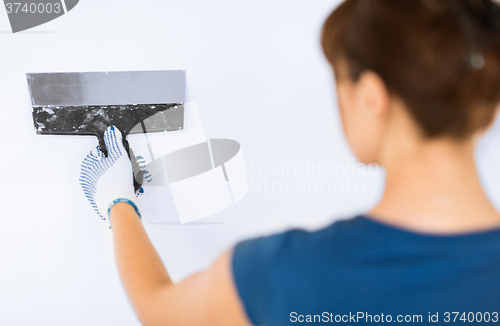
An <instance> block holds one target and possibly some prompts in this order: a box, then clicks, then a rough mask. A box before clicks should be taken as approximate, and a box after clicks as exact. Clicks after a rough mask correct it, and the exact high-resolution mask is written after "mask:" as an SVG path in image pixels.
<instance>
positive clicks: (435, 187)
mask: <svg viewBox="0 0 500 326" xmlns="http://www.w3.org/2000/svg"><path fill="white" fill-rule="evenodd" d="M393 139H396V140H395V141H394V142H392V143H391V144H386V146H384V147H385V148H384V149H383V151H382V154H383V155H381V159H380V164H381V165H382V166H384V168H385V169H386V171H387V178H386V188H385V193H384V196H383V198H382V200H381V202H380V203H379V205H378V206H377V207H375V208H374V209H373V210H372V211H371V212H370V215H372V216H373V217H374V218H375V219H378V220H380V221H383V222H386V223H388V224H392V225H395V226H399V227H402V228H406V229H410V230H413V231H416V232H424V233H437V234H452V233H467V232H474V231H481V230H486V229H492V228H497V227H500V215H499V214H498V213H497V212H496V210H495V209H494V207H493V206H492V205H491V203H490V202H489V200H488V198H487V197H486V194H485V193H484V191H483V188H482V186H481V183H480V181H479V177H478V175H477V172H476V166H475V162H474V145H475V141H474V140H470V141H467V142H456V141H453V140H449V139H439V140H432V141H411V140H410V139H408V138H407V139H405V138H393Z"/></svg>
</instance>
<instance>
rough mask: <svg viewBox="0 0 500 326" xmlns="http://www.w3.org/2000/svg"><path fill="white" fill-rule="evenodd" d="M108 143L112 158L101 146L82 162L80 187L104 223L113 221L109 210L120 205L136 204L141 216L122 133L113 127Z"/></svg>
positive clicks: (106, 135) (135, 206)
mask: <svg viewBox="0 0 500 326" xmlns="http://www.w3.org/2000/svg"><path fill="white" fill-rule="evenodd" d="M104 142H105V144H106V148H107V150H108V157H105V155H104V153H103V152H102V151H101V149H100V148H99V146H97V147H96V148H95V149H94V150H92V151H91V152H90V154H89V155H87V157H86V158H85V159H84V160H83V162H82V169H81V173H80V184H81V186H82V188H83V191H84V193H85V196H86V197H87V199H88V200H89V201H90V204H91V205H92V207H93V208H94V210H95V211H96V213H97V215H99V217H101V219H103V220H108V221H109V210H110V209H111V207H112V206H113V205H114V204H116V203H118V202H126V203H129V204H130V205H132V206H133V207H134V208H135V210H136V212H137V214H138V215H139V217H140V216H141V215H140V213H139V209H138V207H137V201H136V198H137V196H138V194H137V195H136V193H135V192H134V186H133V179H132V178H133V172H132V164H131V162H130V159H129V158H128V155H127V152H126V151H125V148H124V147H123V143H122V134H121V132H120V130H118V128H116V127H115V126H109V127H108V128H107V129H106V131H105V132H104Z"/></svg>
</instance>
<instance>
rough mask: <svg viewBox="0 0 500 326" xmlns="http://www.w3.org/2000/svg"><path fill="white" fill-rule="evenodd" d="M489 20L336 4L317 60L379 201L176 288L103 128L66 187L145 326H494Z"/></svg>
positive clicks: (431, 4) (496, 263)
mask: <svg viewBox="0 0 500 326" xmlns="http://www.w3.org/2000/svg"><path fill="white" fill-rule="evenodd" d="M499 12H500V9H499V8H498V6H497V5H496V4H494V2H492V0H405V1H402V0H346V1H345V2H343V3H342V4H341V5H340V6H339V7H338V8H337V9H336V10H335V11H334V12H333V13H332V14H331V15H330V17H329V18H328V19H327V21H326V22H325V25H324V28H323V33H322V45H323V49H324V52H325V55H326V58H327V59H328V61H329V62H330V63H331V65H332V68H333V70H334V75H335V79H336V85H337V93H338V99H339V107H340V111H341V116H342V122H343V126H344V132H345V135H346V138H347V140H348V142H349V144H350V146H351V148H352V150H353V151H354V153H355V155H356V156H357V157H358V159H359V160H360V161H361V162H363V163H377V164H380V165H382V166H383V167H384V168H385V169H386V171H387V180H386V189H385V193H384V196H383V198H382V200H381V202H380V203H379V204H378V205H377V206H376V207H375V208H374V209H373V210H372V211H370V212H368V213H367V214H366V215H364V216H358V217H355V218H352V219H350V220H346V221H341V222H336V223H334V224H333V225H331V226H329V227H327V228H325V229H323V230H320V231H317V232H305V231H300V230H292V231H289V232H285V233H282V234H277V235H273V236H270V237H264V238H259V239H254V240H249V241H245V242H242V243H240V244H238V245H237V246H236V247H235V248H234V249H233V250H229V251H227V252H226V253H225V254H223V255H222V256H221V257H220V258H219V259H218V260H217V261H216V262H215V263H214V265H213V266H212V267H210V268H209V269H208V270H206V271H203V272H200V273H198V274H195V275H193V276H191V277H189V278H187V279H185V280H184V281H182V282H180V283H179V284H175V285H174V284H172V282H171V281H170V278H169V276H168V274H167V272H166V270H165V268H164V266H163V264H162V262H161V261H160V259H159V257H158V255H157V254H156V252H155V250H154V248H153V246H152V245H151V243H150V242H149V240H148V237H147V236H146V233H145V232H144V229H143V227H142V225H141V222H140V219H139V215H138V213H139V211H138V209H137V206H136V205H135V203H134V200H135V194H134V192H133V189H132V180H131V176H132V170H131V166H130V162H129V160H128V158H127V155H124V154H125V150H124V148H123V146H122V145H121V141H120V140H121V133H120V131H119V130H117V129H115V128H114V127H112V126H111V127H109V128H108V129H107V131H106V135H105V138H106V146H107V148H108V152H109V156H108V157H104V154H102V152H101V151H100V150H99V148H97V149H96V150H94V151H93V152H92V153H91V154H89V156H88V157H87V158H86V159H85V160H84V163H83V166H82V178H81V180H82V184H83V186H84V189H85V190H86V193H87V196H88V197H89V199H90V201H91V203H92V204H93V205H94V207H95V208H96V210H97V211H98V213H99V214H102V215H103V216H104V217H106V216H107V215H108V214H109V217H110V219H111V225H112V228H113V235H114V242H115V251H116V259H117V263H118V268H119V272H120V276H121V279H122V282H123V285H124V287H125V290H126V292H127V294H128V296H129V298H130V301H131V303H132V305H133V307H134V309H135V311H136V313H137V315H138V317H139V319H140V320H141V321H142V322H143V323H144V325H219V326H220V325H231V326H238V325H252V324H253V325H287V324H293V323H296V322H318V323H319V322H423V323H427V322H439V323H446V322H453V321H455V322H464V321H465V319H467V321H469V322H478V321H488V322H498V321H499V318H500V316H498V314H499V310H500V215H499V214H498V213H497V212H496V211H495V209H494V208H493V207H492V205H491V204H490V202H489V201H488V199H487V197H486V195H485V194H484V192H483V190H482V187H481V184H480V182H479V178H478V176H477V173H476V169H475V164H474V155H473V154H474V146H475V144H476V141H477V139H478V137H479V136H480V135H481V134H482V133H483V132H484V131H485V130H486V129H487V128H488V127H489V126H490V125H491V123H492V121H493V119H494V117H495V115H496V112H497V110H498V106H499V105H498V104H499V102H500V92H499V91H498V90H499V89H500V27H499V22H500V15H499ZM464 318H465V319H464ZM471 318H472V319H471ZM479 319H481V320H479Z"/></svg>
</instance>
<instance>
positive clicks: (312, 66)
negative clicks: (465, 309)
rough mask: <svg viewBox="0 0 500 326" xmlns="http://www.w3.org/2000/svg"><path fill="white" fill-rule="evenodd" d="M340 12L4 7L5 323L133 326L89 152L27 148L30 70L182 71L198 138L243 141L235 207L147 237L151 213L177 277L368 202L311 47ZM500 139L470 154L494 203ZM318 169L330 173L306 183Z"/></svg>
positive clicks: (202, 5) (0, 106)
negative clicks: (29, 15)
mask: <svg viewBox="0 0 500 326" xmlns="http://www.w3.org/2000/svg"><path fill="white" fill-rule="evenodd" d="M336 3H337V1H336V0H315V1H314V4H312V2H311V1H299V0H293V1H292V0H271V1H270V0H253V1H229V0H226V1H224V0H213V1H203V0H169V1H160V0H142V1H138V0H137V1H132V0H126V1H124V0H106V1H102V0H101V1H98V0H82V1H80V4H79V5H78V6H77V7H76V8H75V9H73V10H72V11H71V12H69V13H68V14H66V15H64V16H63V17H61V18H59V19H56V20H54V21H52V22H49V23H47V24H45V25H42V26H39V27H36V28H34V29H32V30H29V31H26V32H22V33H19V34H11V33H10V32H9V30H10V26H9V24H8V19H7V15H6V13H5V11H3V10H0V53H1V55H0V112H1V120H0V121H1V122H2V126H1V127H0V141H1V144H2V160H1V163H0V164H1V167H2V172H3V173H2V174H1V177H2V183H1V185H2V187H1V188H2V189H1V190H0V192H1V196H0V198H1V199H0V200H1V207H3V214H2V215H1V217H0V325H51V326H54V325H137V324H138V321H137V319H136V318H135V316H134V314H133V312H132V310H131V307H130V305H129V303H128V301H127V299H126V297H125V295H124V292H123V290H122V288H121V286H120V283H119V280H118V278H117V275H116V271H115V269H114V265H113V264H112V263H110V261H112V257H109V256H108V254H107V252H106V250H105V249H104V247H105V241H104V238H103V234H102V233H101V231H100V227H99V223H100V221H99V220H98V219H97V218H96V216H95V215H94V213H93V211H92V210H91V207H90V205H89V204H88V202H87V201H86V199H85V198H84V196H83V192H82V191H81V189H80V186H79V184H78V181H77V180H78V174H79V168H80V162H81V160H82V159H83V157H84V156H85V155H86V154H87V152H88V151H89V150H90V149H91V148H92V147H93V146H95V143H96V140H95V139H94V138H93V137H71V136H37V135H36V134H35V132H34V130H33V122H32V117H31V108H30V101H29V95H28V89H27V84H26V80H25V73H26V72H55V71H110V70H161V69H185V70H186V72H187V88H188V97H189V100H191V101H196V102H197V105H198V109H199V112H200V116H201V119H202V122H203V125H204V129H205V134H206V136H207V137H208V138H229V139H234V140H237V141H239V142H240V143H241V145H242V148H243V154H244V156H245V160H246V164H247V168H248V173H249V179H250V181H251V182H252V183H253V185H252V184H251V185H250V191H249V193H248V194H247V196H246V197H245V198H244V199H243V200H242V201H240V202H239V203H237V204H236V205H234V206H232V207H231V208H229V209H227V210H225V211H223V212H220V213H218V214H215V215H213V216H209V217H206V218H204V219H203V220H201V221H200V222H203V223H198V224H192V225H176V224H149V221H153V220H154V221H158V220H160V221H161V220H162V219H168V218H167V217H165V216H161V214H159V215H158V216H148V217H146V218H145V220H144V223H145V224H146V225H145V226H146V228H147V231H148V233H149V234H150V235H151V237H152V238H153V241H154V244H155V246H156V248H157V249H158V251H159V252H160V254H161V256H162V259H163V260H164V263H165V264H166V266H167V269H168V270H169V271H170V272H171V273H172V276H173V278H174V279H175V280H180V279H182V278H184V277H185V276H187V275H189V274H190V273H193V272H194V271H196V270H199V269H201V268H203V267H205V266H207V265H208V264H209V263H210V262H211V261H212V260H213V259H214V258H215V257H216V256H217V255H218V254H220V253H221V252H222V251H223V250H224V249H225V248H228V247H229V246H230V245H232V244H234V243H235V242H237V241H239V240H241V239H244V238H247V237H250V236H253V235H257V234H263V233H268V232H270V231H271V230H277V229H283V228H285V227H287V226H290V225H303V226H307V227H318V226H319V225H321V224H324V223H327V222H330V221H333V220H334V219H337V218H341V217H344V216H348V215H350V214H354V213H356V212H362V211H364V210H366V209H368V208H369V207H370V206H372V205H374V204H375V203H376V201H377V199H378V198H379V196H380V194H381V190H382V188H383V171H381V170H380V171H379V174H378V175H376V173H372V175H366V176H363V175H361V176H359V175H357V174H356V173H354V174H353V173H352V171H351V170H350V169H351V168H352V164H353V163H354V160H353V158H352V155H351V153H350V151H349V150H348V148H347V146H346V144H345V142H344V139H343V136H342V133H341V128H340V124H339V123H340V122H339V119H338V114H337V111H336V106H335V94H334V91H333V90H334V86H333V81H332V76H331V73H330V70H329V67H328V65H327V64H326V62H325V60H324V59H323V58H322V53H321V49H320V45H319V33H320V28H321V24H322V22H323V20H324V19H325V18H326V15H327V14H328V13H329V12H330V11H331V10H332V8H333V7H334V6H335V4H336ZM499 129H500V126H498V128H497V129H496V130H495V132H496V134H495V132H493V133H492V136H491V139H490V140H486V141H485V143H484V144H483V148H484V149H483V153H482V154H480V155H479V158H480V161H481V162H483V163H482V164H481V168H482V171H481V173H482V175H483V176H484V179H485V183H487V185H489V186H487V189H488V191H489V194H490V195H491V196H492V198H498V195H499V193H498V191H497V192H495V187H494V185H495V180H498V179H499V178H500V175H499V174H498V172H496V171H497V166H498V162H499V159H500V158H497V159H495V155H496V152H497V151H496V150H495V147H494V145H495V143H494V140H495V139H498V137H500V135H498V131H497V130H499ZM495 162H496V164H495ZM319 163H327V164H329V165H330V166H332V164H337V166H338V168H339V171H338V173H332V174H323V175H318V174H317V173H313V172H312V171H310V169H311V167H312V166H313V165H314V164H316V165H315V166H318V165H317V164H319ZM265 164H268V165H266V167H267V170H266V171H268V172H269V169H270V168H278V167H279V166H280V164H285V165H286V164H295V165H296V166H297V167H300V165H301V164H302V167H303V169H305V167H309V171H308V173H306V174H300V173H297V174H293V173H289V174H287V175H280V174H277V173H271V174H269V175H266V174H264V173H260V174H258V173H257V172H258V168H257V167H256V166H258V167H260V168H263V167H264V165H265ZM307 164H309V165H307ZM342 169H344V171H343V170H342ZM264 177H266V178H268V181H269V182H273V183H274V185H275V189H278V186H279V185H280V184H284V183H285V182H288V181H292V182H293V184H294V185H295V183H298V184H297V185H296V186H298V187H296V188H294V190H293V191H292V192H291V193H288V192H285V191H281V192H269V193H266V192H265V191H264V190H263V189H261V191H257V190H258V189H257V188H258V187H257V186H255V184H259V185H260V186H263V183H262V182H263V178H264ZM322 177H323V180H327V181H329V182H335V181H338V182H339V183H338V184H337V185H340V184H343V185H344V186H345V187H347V186H348V184H347V183H348V182H353V181H356V182H358V185H364V191H363V192H361V193H357V192H356V191H353V190H352V188H351V191H349V190H348V189H347V188H345V189H344V190H343V191H340V192H338V193H336V192H330V193H328V192H327V191H323V192H321V191H318V192H316V193H312V194H308V193H307V191H306V192H304V190H303V189H304V188H301V184H302V185H303V182H313V183H312V184H311V186H312V187H314V182H317V183H318V184H320V182H321V181H322V179H321V178H322ZM259 178H260V179H259ZM348 179H349V181H348ZM306 186H307V185H306ZM351 187H352V184H351ZM289 189H290V188H289ZM358 189H360V188H358ZM146 195H147V194H146ZM496 202H500V201H499V200H497V201H496Z"/></svg>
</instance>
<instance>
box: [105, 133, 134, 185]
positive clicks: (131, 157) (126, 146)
mask: <svg viewBox="0 0 500 326" xmlns="http://www.w3.org/2000/svg"><path fill="white" fill-rule="evenodd" d="M98 139H99V147H100V148H101V150H102V152H103V153H104V155H106V156H108V149H107V148H106V144H105V143H104V138H103V137H102V136H100V137H98ZM122 141H123V147H125V150H126V151H127V153H128V157H129V159H130V162H132V171H133V172H132V173H133V180H134V191H137V190H139V189H140V188H141V187H142V183H143V181H144V178H143V175H142V170H141V167H140V166H139V163H138V162H137V158H136V156H135V154H134V151H133V150H132V148H130V145H129V143H128V141H127V138H126V137H122Z"/></svg>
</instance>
